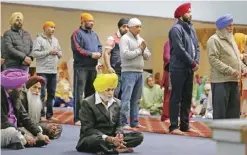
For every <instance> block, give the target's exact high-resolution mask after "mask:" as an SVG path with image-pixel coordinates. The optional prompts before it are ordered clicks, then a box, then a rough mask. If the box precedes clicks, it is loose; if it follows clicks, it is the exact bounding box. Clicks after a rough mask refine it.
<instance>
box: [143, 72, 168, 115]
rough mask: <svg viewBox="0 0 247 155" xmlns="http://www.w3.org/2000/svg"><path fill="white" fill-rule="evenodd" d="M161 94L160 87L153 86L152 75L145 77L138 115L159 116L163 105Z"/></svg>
mask: <svg viewBox="0 0 247 155" xmlns="http://www.w3.org/2000/svg"><path fill="white" fill-rule="evenodd" d="M163 92H164V90H163V89H161V88H160V85H158V84H155V83H154V80H153V76H152V74H149V75H147V77H146V80H145V84H144V88H143V92H142V99H141V102H140V106H141V110H140V112H139V113H140V114H149V113H150V114H151V115H161V112H162V104H163Z"/></svg>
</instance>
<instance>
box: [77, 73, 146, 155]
mask: <svg viewBox="0 0 247 155" xmlns="http://www.w3.org/2000/svg"><path fill="white" fill-rule="evenodd" d="M117 84H118V76H117V75H116V74H115V73H112V74H99V75H98V76H97V78H96V79H95V81H94V88H95V90H96V93H95V94H93V95H92V96H90V97H88V98H86V99H85V100H83V101H82V103H81V106H82V107H81V110H80V114H79V118H80V120H81V133H80V140H79V141H78V144H77V146H76V149H77V150H78V151H80V152H101V153H102V154H104V153H105V154H113V153H115V154H118V153H120V152H133V147H136V146H138V145H140V144H141V142H142V141H143V135H142V133H137V132H136V133H123V131H122V128H121V124H120V101H119V100H118V99H116V98H114V97H113V94H114V89H115V88H116V87H117Z"/></svg>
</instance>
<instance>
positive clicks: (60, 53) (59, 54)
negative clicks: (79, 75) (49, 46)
mask: <svg viewBox="0 0 247 155" xmlns="http://www.w3.org/2000/svg"><path fill="white" fill-rule="evenodd" d="M62 55H63V52H62V49H61V46H60V44H59V41H58V40H57V56H58V58H59V59H60V58H61V57H62Z"/></svg>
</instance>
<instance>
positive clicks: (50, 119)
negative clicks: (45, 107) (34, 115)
mask: <svg viewBox="0 0 247 155" xmlns="http://www.w3.org/2000/svg"><path fill="white" fill-rule="evenodd" d="M47 120H48V121H58V119H57V118H55V117H51V118H48V119H47Z"/></svg>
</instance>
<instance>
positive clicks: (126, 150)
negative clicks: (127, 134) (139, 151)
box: [116, 148, 134, 153]
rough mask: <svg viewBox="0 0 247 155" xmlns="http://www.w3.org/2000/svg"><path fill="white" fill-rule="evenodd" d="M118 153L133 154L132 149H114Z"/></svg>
mask: <svg viewBox="0 0 247 155" xmlns="http://www.w3.org/2000/svg"><path fill="white" fill-rule="evenodd" d="M116 151H117V152H118V153H132V152H134V149H133V148H116Z"/></svg>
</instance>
